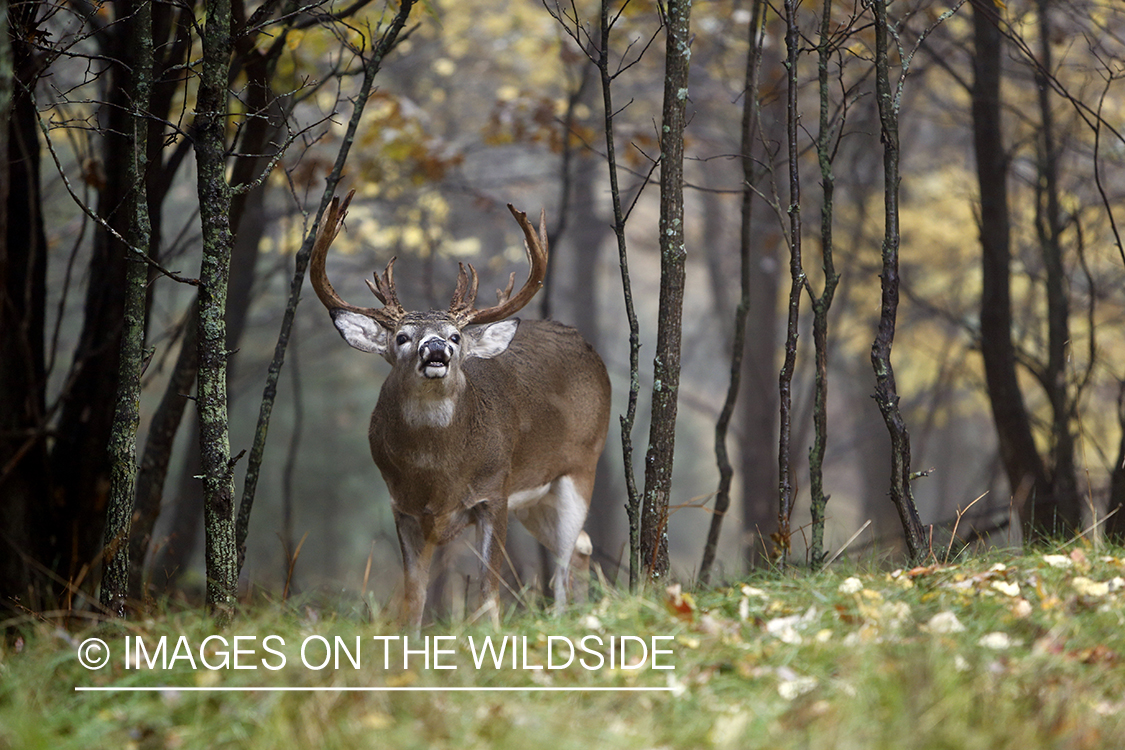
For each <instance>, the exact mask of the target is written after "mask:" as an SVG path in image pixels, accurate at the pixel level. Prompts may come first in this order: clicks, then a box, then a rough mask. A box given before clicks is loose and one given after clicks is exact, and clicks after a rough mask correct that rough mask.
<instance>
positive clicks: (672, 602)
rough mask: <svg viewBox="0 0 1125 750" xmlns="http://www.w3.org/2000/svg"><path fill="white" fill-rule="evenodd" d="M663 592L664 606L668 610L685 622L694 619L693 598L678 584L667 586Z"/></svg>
mask: <svg viewBox="0 0 1125 750" xmlns="http://www.w3.org/2000/svg"><path fill="white" fill-rule="evenodd" d="M664 593H665V597H664V606H665V607H666V608H667V609H668V611H669V612H671V613H672V614H673V615H675V616H676V617H678V618H679V619H681V620H685V621H687V622H691V621H692V620H694V619H695V599H693V598H692V595H691V594H688V593H685V592H684V590H683V588H682V587H681V586H680V584H678V583H676V584H673V585H671V586H669V587H668V588H667V589H665V591H664Z"/></svg>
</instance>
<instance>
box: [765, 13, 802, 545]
mask: <svg viewBox="0 0 1125 750" xmlns="http://www.w3.org/2000/svg"><path fill="white" fill-rule="evenodd" d="M797 5H798V0H785V49H786V51H787V53H788V54H787V57H786V66H785V67H786V71H787V73H788V75H787V76H786V106H785V115H786V117H785V124H786V133H785V135H786V138H785V141H786V144H787V146H788V155H789V159H788V162H787V166H788V167H789V210H788V214H789V242H788V245H789V282H790V286H789V305H788V314H787V316H786V326H785V356H784V360H783V362H782V365H781V372H780V374H779V376H778V402H779V404H780V407H781V408H780V409H779V414H780V419H779V425H780V433H779V435H778V441H777V461H778V463H777V478H778V508H777V533H776V534H773V535H771V536H772V538H773V541H774V549H773V552H772V554H773V556H774V557H775V558H776V559H777V560H778V561H779V562H780V563H781V564H784V563H785V560H786V558H787V557H788V555H789V544H790V530H789V519H790V518H791V517H792V515H793V499H794V497H793V496H794V494H795V493H796V487H795V484H796V483H795V481H794V478H793V469H792V466H791V464H790V456H791V448H790V440H791V437H792V428H793V419H792V407H793V394H792V385H793V369H794V367H795V366H796V363H797V324H798V319H799V316H800V312H801V292H802V289H803V287H804V282H805V270H804V268H803V266H802V261H801V164H800V144H799V143H798V140H797V134H798V131H799V130H800V125H799V119H800V105H799V102H798V90H799V89H798V82H797V63H798V58H799V56H800V51H801V40H800V33H799V29H798V28H797Z"/></svg>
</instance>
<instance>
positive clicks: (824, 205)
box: [809, 0, 840, 567]
mask: <svg viewBox="0 0 1125 750" xmlns="http://www.w3.org/2000/svg"><path fill="white" fill-rule="evenodd" d="M831 11H832V3H831V0H825V1H824V7H823V10H822V11H821V16H820V39H819V41H818V44H817V56H818V62H817V70H818V74H817V78H818V84H819V92H820V123H819V128H820V129H819V132H818V133H817V139H816V154H817V160H818V161H819V163H820V184H821V191H822V201H821V208H820V252H821V258H822V260H823V267H824V290H823V291H822V292H821V295H820V296H819V297H816V296H814V295H813V294H812V289H811V288H810V289H809V296H810V297H812V308H813V346H814V347H815V349H816V396H815V399H814V401H815V403H814V406H813V409H814V411H813V426H814V429H815V432H814V435H813V444H812V447H811V448H809V490H810V493H811V496H812V497H811V512H812V531H811V534H810V536H811V540H810V543H809V563H810V564H811V565H812V566H814V567H817V566H819V565H820V564H821V562H823V561H824V557H825V551H824V521H825V508H826V506H827V505H828V495H826V494H824V453H825V450H826V448H827V447H828V311H829V309H830V308H831V307H832V299H833V297H834V296H835V294H836V285H837V284H838V283H839V281H840V277H839V275H838V274H837V273H836V265H835V263H834V262H833V258H832V209H833V196H834V192H835V180H836V178H835V176H834V175H833V173H832V151H833V142H834V140H835V138H834V133H835V132H836V130H834V129H833V128H832V127H831V126H830V125H829V120H828V115H829V113H828V101H829V96H828V85H829V80H828V64H829V62H830V61H831V57H832V53H833V51H834V49H833V46H832V44H831V41H830V31H831V19H832V13H831Z"/></svg>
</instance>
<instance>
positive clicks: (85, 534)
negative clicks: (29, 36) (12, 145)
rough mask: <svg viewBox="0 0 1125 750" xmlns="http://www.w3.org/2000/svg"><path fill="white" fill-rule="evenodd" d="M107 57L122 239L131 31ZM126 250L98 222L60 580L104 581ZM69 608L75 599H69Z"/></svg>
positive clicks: (63, 503) (109, 162)
mask: <svg viewBox="0 0 1125 750" xmlns="http://www.w3.org/2000/svg"><path fill="white" fill-rule="evenodd" d="M137 2H138V0H131V1H129V2H121V3H116V4H115V9H114V12H115V17H116V18H118V19H121V18H127V17H129V16H130V15H132V13H133V12H134V11H135V10H136V6H137ZM101 40H102V42H103V44H104V45H105V47H106V48H105V49H104V50H103V54H104V55H105V57H106V58H107V59H109V60H114V61H115V62H114V64H113V65H111V66H110V68H109V72H108V81H109V83H108V91H107V92H106V95H105V101H104V103H102V105H101V108H100V109H101V112H100V114H99V122H101V123H104V125H103V128H102V130H101V139H102V146H101V155H100V156H101V163H102V165H103V166H104V170H105V185H104V187H102V188H101V190H100V191H99V195H98V205H97V213H98V215H99V216H100V217H102V219H103V220H104V221H105V222H106V223H107V224H108V225H109V226H110V227H112V228H113V230H114V231H115V232H117V234H118V235H119V236H121V237H127V236H128V233H129V223H130V220H129V212H128V210H127V209H126V205H127V201H128V200H129V196H130V194H131V193H133V191H135V190H136V185H135V184H134V183H133V182H132V180H133V177H132V175H131V173H130V170H129V166H128V165H129V163H130V161H131V159H132V156H133V154H132V148H131V145H130V139H129V138H128V137H127V136H126V135H125V134H126V133H129V132H131V128H132V115H131V114H130V112H131V107H130V104H129V98H128V95H127V92H126V85H127V81H128V75H129V74H128V71H129V69H130V68H131V67H132V64H133V61H132V59H131V52H130V50H129V45H128V35H126V34H117V35H111V34H105V35H102V37H101ZM126 253H127V250H126V248H125V246H124V245H123V244H122V243H121V242H120V241H118V240H117V239H116V237H114V236H113V235H111V234H110V233H109V232H108V231H106V230H105V229H104V228H102V227H101V226H100V225H98V226H97V227H96V229H95V234H94V247H93V253H92V255H91V258H90V265H89V277H88V285H87V289H86V303H85V308H84V310H83V322H82V333H81V336H80V338H79V342H78V346H77V348H76V350H75V353H74V372H73V373H72V375H71V377H72V380H71V385H70V388H69V389H68V390H67V392H66V394H65V398H64V401H63V405H62V413H61V415H60V417H59V420H58V424H57V425H56V433H55V434H56V436H57V437H56V440H55V445H54V448H53V449H52V451H51V474H52V475H53V477H54V481H55V482H56V486H55V488H54V491H53V493H52V499H51V503H50V505H49V507H48V510H47V512H46V513H44V514H43V518H44V520H45V522H46V527H47V529H48V531H47V533H48V539H49V543H48V551H47V553H46V555H47V556H46V558H44V559H46V560H49V561H51V562H50V563H49V565H50V567H51V568H52V569H53V570H54V571H55V572H56V574H57V575H58V578H59V581H60V583H64V584H70V585H76V584H77V583H79V582H80V581H81V582H82V583H85V584H87V585H89V584H91V583H93V582H96V580H97V579H92V578H91V577H90V576H89V575H88V573H89V571H90V569H91V568H92V567H93V566H94V565H95V564H96V563H97V562H98V561H99V559H100V557H101V548H102V541H103V530H104V527H105V514H106V506H107V501H108V496H109V486H110V462H109V454H108V452H107V450H106V446H107V445H108V444H109V440H110V431H111V427H112V424H113V419H114V403H115V401H116V398H115V396H116V393H117V374H118V366H119V361H120V356H121V332H122V321H123V320H124V317H125V291H124V290H125V284H124V279H125V274H126V260H125V258H126ZM62 605H63V606H64V607H65V606H68V605H69V598H68V600H66V601H63V602H62Z"/></svg>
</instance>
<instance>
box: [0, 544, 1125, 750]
mask: <svg viewBox="0 0 1125 750" xmlns="http://www.w3.org/2000/svg"><path fill="white" fill-rule="evenodd" d="M1123 578H1125V550H1122V549H1121V548H1109V549H1103V550H1100V551H1096V552H1095V551H1093V550H1091V549H1089V548H1087V549H1084V550H1076V551H1074V552H1073V556H1072V555H1071V553H1070V551H1067V552H1066V553H1064V554H1063V555H1061V556H1059V557H1057V558H1049V557H1044V555H1042V554H1027V555H1023V556H1015V555H1012V554H1010V553H1007V554H1004V555H998V554H994V555H989V556H985V557H978V558H973V559H969V560H966V561H963V562H962V563H961V564H958V565H949V566H940V567H939V566H935V567H931V568H924V569H918V570H914V571H899V572H897V573H892V572H887V571H884V570H872V569H869V568H868V569H863V568H857V567H851V568H848V567H847V566H845V565H837V566H834V567H833V568H832V569H830V570H829V571H827V572H823V573H816V574H808V573H796V572H795V573H790V574H783V575H765V574H763V575H758V576H754V577H751V578H749V579H747V580H745V581H740V582H737V583H735V584H732V585H730V586H726V587H721V588H716V589H712V590H706V591H698V592H693V594H692V595H689V596H687V597H686V598H684V599H682V600H677V599H675V598H674V597H672V596H670V595H668V594H666V593H665V592H659V593H655V594H651V595H649V596H647V597H633V596H626V595H622V594H618V593H610V594H608V595H606V596H604V597H602V598H601V599H599V600H598V601H595V602H593V603H591V604H590V605H589V606H587V607H585V608H581V609H576V610H574V611H571V612H569V613H567V614H566V615H565V616H563V617H561V618H558V619H555V618H552V617H549V616H546V615H543V614H541V613H534V612H516V613H513V614H512V615H511V616H510V618H509V619H507V620H506V621H505V623H504V625H503V627H502V628H501V630H500V631H499V633H493V632H491V631H490V630H489V629H488V628H485V627H482V626H477V625H474V626H467V625H463V624H452V625H444V626H435V627H432V628H429V629H427V630H426V631H424V632H423V636H430V637H431V638H432V637H434V636H439V635H442V636H444V635H450V636H454V638H453V639H450V640H446V641H442V642H441V643H442V648H446V649H449V653H443V654H440V655H439V656H438V662H437V663H439V664H441V665H443V666H452V665H456V667H457V669H441V670H439V669H436V668H434V667H435V666H436V665H435V663H434V662H431V663H430V668H428V669H427V668H426V667H425V665H424V664H423V658H424V657H423V655H421V654H416V655H413V656H411V657H410V662H409V663H408V665H407V668H406V669H404V668H403V663H402V659H403V655H402V649H401V647H400V646H398V645H397V643H400V642H393V641H392V642H391V643H392V644H394V645H392V647H391V650H390V654H391V663H390V668H389V669H388V668H385V665H384V654H383V651H382V649H381V648H379V642H377V641H375V640H373V638H372V636H380V635H388V636H390V635H398V634H399V631H398V630H397V629H396V628H395V627H394V626H393V625H392V624H390V623H384V622H376V623H369V622H366V621H364V620H363V619H362V618H360V617H357V616H351V615H349V614H347V613H341V612H339V611H337V612H336V613H332V612H330V611H327V610H326V609H324V608H314V607H313V606H312V605H310V604H307V603H306V604H288V605H280V604H279V605H255V607H254V608H253V609H252V611H248V612H243V613H242V614H241V615H240V617H239V619H238V620H237V621H236V622H235V624H234V625H233V626H231V628H230V629H228V630H227V631H225V632H223V633H215V632H214V630H213V626H212V625H211V624H210V622H209V621H208V619H207V618H206V617H205V616H203V615H202V614H200V613H199V612H195V611H175V612H167V613H164V614H162V615H161V616H159V617H157V618H154V619H152V620H147V621H141V622H129V623H124V624H121V623H102V624H98V625H96V626H90V627H74V626H70V627H63V626H62V625H60V624H56V623H43V622H33V621H31V620H28V621H26V622H23V623H17V624H16V627H15V632H16V633H17V634H14V635H9V636H8V637H7V638H6V640H5V641H4V642H3V643H2V644H0V748H9V747H10V748H21V749H22V748H39V747H42V748H48V747H49V748H52V750H54V749H56V748H83V749H87V748H103V747H104V748H247V747H250V748H257V747H260V748H281V747H284V748H294V747H296V748H304V747H309V748H313V747H315V748H365V747H394V748H410V747H419V748H422V747H424V748H444V747H449V748H457V749H458V750H461V749H463V748H474V747H480V748H492V747H497V748H505V747H512V748H524V747H528V746H536V747H539V746H542V747H552V748H583V749H584V750H586V749H588V748H601V747H614V748H616V747H624V748H665V747H666V748H680V747H683V748H706V747H716V748H725V747H731V748H771V749H773V748H805V747H808V748H857V749H858V748H862V749H864V750H867V749H871V748H888V749H890V748H894V749H895V750H901V749H906V750H909V749H910V748H950V749H951V750H952V749H956V750H969V749H972V748H982V749H987V750H997V749H1000V748H1013V749H1018V750H1030V749H1032V748H1116V747H1120V746H1121V743H1122V742H1123V740H1122V738H1123V737H1125V663H1122V658H1123V655H1125V580H1122V579H1123ZM692 597H694V598H692ZM505 634H506V635H511V636H516V637H518V639H519V643H520V645H521V651H520V652H519V657H520V658H519V659H518V660H517V668H516V669H512V668H511V663H510V661H507V662H506V664H505V666H504V667H503V668H500V669H496V668H495V667H493V666H491V665H489V666H486V667H484V668H482V669H479V670H478V669H476V668H475V666H474V663H473V654H472V653H471V651H470V649H469V646H468V639H469V638H470V637H472V638H473V639H474V643H477V644H478V645H479V643H480V639H481V638H483V637H484V636H487V635H492V636H493V637H496V636H497V635H505ZM211 635H222V636H224V637H225V638H226V639H227V641H228V644H229V643H230V642H231V640H232V639H233V637H234V636H236V635H237V636H249V637H250V638H248V639H247V640H244V641H241V642H240V644H241V646H242V647H243V648H245V649H247V650H248V652H249V653H248V654H243V655H240V664H242V665H243V666H246V665H251V664H253V665H257V666H258V668H257V669H239V670H235V669H232V668H227V669H219V670H209V669H207V668H205V667H204V666H203V665H202V664H201V663H200V662H199V660H200V658H201V656H200V652H199V644H201V643H202V642H203V640H204V639H205V638H207V637H208V636H211ZM269 635H276V636H278V637H279V638H280V639H282V640H283V641H284V645H283V646H282V645H281V642H280V641H278V640H272V641H270V642H269V643H268V644H266V645H270V646H271V647H272V648H273V649H274V650H276V651H280V652H281V653H282V654H284V656H285V661H286V663H285V666H284V667H283V668H281V669H278V670H271V669H267V668H265V666H263V659H265V661H266V662H267V663H269V664H270V665H272V666H277V665H278V664H279V663H280V657H279V656H277V655H274V654H271V653H269V652H267V651H264V650H263V641H264V639H265V638H266V636H269ZM316 635H320V636H324V637H326V638H327V639H328V640H329V641H332V640H333V639H334V638H336V637H339V638H341V639H343V641H344V642H346V643H347V644H348V645H349V646H350V647H352V649H353V651H354V643H355V639H356V638H357V637H358V638H359V639H360V643H361V651H360V659H361V666H360V668H359V669H355V668H353V667H352V665H351V664H350V663H349V662H347V661H345V662H344V663H342V664H341V666H340V668H339V669H335V668H333V667H332V666H331V665H330V666H329V667H326V668H324V669H319V670H316V669H311V668H308V667H306V666H305V665H303V664H302V663H301V656H300V644H301V643H302V642H303V641H305V639H307V638H309V637H310V636H316ZM588 635H599V636H601V637H603V638H607V637H608V636H610V635H613V636H620V635H630V636H637V637H640V638H643V639H646V640H648V639H650V638H651V637H652V636H674V637H675V638H674V640H669V641H663V642H661V643H660V644H658V645H659V647H660V648H670V649H671V650H672V653H671V654H667V655H661V656H660V657H659V659H658V663H660V664H665V663H667V664H671V665H674V667H675V669H674V670H654V669H651V668H641V669H636V670H625V669H621V668H620V667H619V665H617V666H616V667H615V668H613V669H611V668H610V667H609V664H608V659H607V663H605V664H603V665H602V666H601V668H596V669H584V668H582V667H581V666H579V665H578V664H577V662H575V663H574V664H571V666H570V667H568V668H566V669H556V670H546V669H542V670H533V669H522V668H520V667H521V666H522V664H521V663H520V662H521V661H522V656H523V654H522V642H523V638H525V637H526V639H527V644H528V645H527V662H528V664H530V665H534V664H544V663H545V662H546V659H547V658H548V655H547V653H546V641H547V637H548V636H556V637H566V638H569V639H570V641H571V642H573V643H576V644H577V643H578V642H579V641H580V640H581V638H583V637H584V636H588ZM126 636H128V637H129V638H130V639H136V638H138V637H139V638H142V639H143V640H144V642H145V643H146V644H148V646H149V651H150V653H151V652H152V650H153V648H154V647H155V645H156V643H157V642H158V640H159V638H160V637H161V636H167V649H168V650H167V651H166V652H165V653H166V654H167V655H168V656H171V655H172V653H173V649H174V648H175V645H176V643H177V642H178V641H179V640H180V638H181V636H182V637H183V642H184V644H185V646H190V647H191V649H192V656H193V658H194V659H196V662H197V664H196V667H197V669H194V670H193V669H192V668H191V666H190V663H189V661H188V659H187V657H186V656H185V655H184V654H185V653H186V651H181V652H180V654H179V655H180V657H181V658H179V659H177V661H176V664H175V665H174V666H173V667H172V668H171V669H169V670H162V669H156V670H150V669H147V668H145V669H126V668H125V664H124V658H123V653H124V647H125V638H126ZM91 637H99V638H101V639H103V640H104V641H105V642H106V644H107V645H108V647H109V649H110V651H111V652H112V653H111V658H110V660H109V664H108V665H107V666H106V667H104V668H103V669H99V670H87V669H85V668H84V667H83V666H81V665H80V664H79V662H78V659H77V650H78V646H79V644H81V643H82V642H83V641H84V640H85V639H87V638H91ZM130 642H131V643H132V642H135V641H133V640H131V641H130ZM556 642H557V643H562V641H561V640H559V639H556ZM430 643H431V657H432V656H433V641H431V642H430ZM587 644H588V645H593V643H592V642H591V641H587ZM211 645H212V646H217V645H218V643H217V642H216V641H212V644H211ZM416 645H417V643H416V642H415V643H412V648H413V647H414V646H416ZM309 646H310V649H309V651H308V652H307V655H306V658H307V659H308V660H309V661H310V662H318V661H320V660H321V659H322V658H323V655H324V653H325V652H324V650H323V648H321V647H320V642H319V641H316V640H315V639H314V640H311V641H309ZM627 649H628V650H627V653H628V655H629V658H630V659H632V658H634V657H636V656H638V655H639V654H640V649H639V647H637V645H636V642H632V641H631V642H629V643H628V644H627ZM556 655H557V656H559V657H563V656H565V654H564V653H563V652H562V651H556ZM579 656H586V658H587V660H588V662H587V663H588V664H591V665H593V663H592V662H593V657H592V656H590V655H588V654H579ZM203 658H207V659H209V660H210V661H211V663H212V664H215V663H217V662H219V661H220V660H221V653H220V650H219V649H216V648H213V647H212V648H209V649H206V650H205V653H204V654H203ZM509 658H510V656H509ZM649 665H650V666H651V662H650V663H649ZM76 686H104V687H113V686H116V687H143V686H172V687H168V689H165V690H161V691H157V692H79V691H76V690H75V687H76ZM264 686H288V687H317V688H333V689H332V690H325V691H320V692H265V691H252V692H206V691H199V692H195V691H188V690H183V689H176V688H185V687H196V688H214V687H264ZM385 686H392V687H395V686H397V687H433V688H448V687H518V688H526V687H533V686H536V687H538V686H553V687H581V688H586V687H614V688H623V687H662V688H668V687H670V688H672V689H671V690H668V691H661V692H533V691H523V690H520V691H513V692H483V691H481V692H449V691H440V690H435V691H430V692H421V691H418V692H360V691H346V690H337V689H335V688H346V687H351V688H356V687H385Z"/></svg>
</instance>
